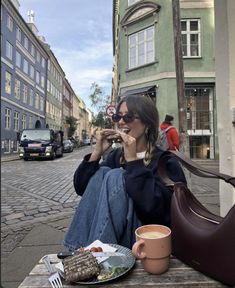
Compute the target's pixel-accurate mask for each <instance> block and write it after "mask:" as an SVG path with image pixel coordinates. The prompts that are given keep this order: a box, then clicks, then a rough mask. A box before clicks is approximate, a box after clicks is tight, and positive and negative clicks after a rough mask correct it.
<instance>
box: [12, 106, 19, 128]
mask: <svg viewBox="0 0 235 288" xmlns="http://www.w3.org/2000/svg"><path fill="white" fill-rule="evenodd" d="M19 115H20V113H19V112H17V111H14V117H13V129H14V131H19V130H20V122H19Z"/></svg>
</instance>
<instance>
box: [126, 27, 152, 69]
mask: <svg viewBox="0 0 235 288" xmlns="http://www.w3.org/2000/svg"><path fill="white" fill-rule="evenodd" d="M154 54H155V53H154V28H153V27H149V28H148V29H145V30H142V31H140V32H138V33H135V34H132V35H130V36H129V68H134V67H138V66H141V65H145V64H148V63H151V62H153V61H154Z"/></svg>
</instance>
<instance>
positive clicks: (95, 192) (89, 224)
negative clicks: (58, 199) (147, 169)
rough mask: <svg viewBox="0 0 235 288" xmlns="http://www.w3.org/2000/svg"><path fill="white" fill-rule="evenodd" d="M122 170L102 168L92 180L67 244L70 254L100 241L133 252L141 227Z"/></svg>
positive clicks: (68, 235) (68, 233) (66, 241)
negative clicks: (129, 249)
mask: <svg viewBox="0 0 235 288" xmlns="http://www.w3.org/2000/svg"><path fill="white" fill-rule="evenodd" d="M124 173H125V170H124V169H122V168H116V169H110V168H108V167H101V168H100V169H99V170H98V171H97V172H96V173H95V174H94V175H93V176H92V178H91V179H90V181H89V183H88V185H87V188H86V190H85V192H84V194H83V196H82V199H81V201H80V203H79V205H78V207H77V208H76V211H75V214H74V217H73V219H72V222H71V224H70V226H69V229H68V231H67V233H66V235H65V239H64V242H63V244H64V245H65V246H66V247H67V248H68V249H69V250H70V251H73V250H76V249H78V248H80V247H85V246H87V245H89V244H90V243H92V242H93V241H95V240H97V239H99V240H100V241H102V242H103V243H113V244H119V245H122V246H125V247H128V248H131V247H132V245H133V243H134V242H135V233H134V232H135V229H136V228H138V227H139V226H141V222H140V220H139V219H138V218H137V216H136V213H135V211H134V207H133V201H132V199H131V198H129V196H128V194H127V192H126V190H125V180H124V177H123V174H124Z"/></svg>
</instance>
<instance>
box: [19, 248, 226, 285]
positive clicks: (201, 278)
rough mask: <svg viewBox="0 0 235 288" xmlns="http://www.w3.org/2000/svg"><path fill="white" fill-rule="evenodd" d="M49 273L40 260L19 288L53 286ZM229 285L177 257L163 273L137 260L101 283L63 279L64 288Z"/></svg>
mask: <svg viewBox="0 0 235 288" xmlns="http://www.w3.org/2000/svg"><path fill="white" fill-rule="evenodd" d="M49 258H50V260H51V262H52V263H58V262H59V259H58V258H57V256H56V254H50V255H49ZM48 277H49V273H48V271H47V269H46V267H45V265H44V263H43V262H42V261H41V260H40V261H39V263H38V264H37V265H36V266H35V267H34V268H33V270H32V271H31V272H30V273H29V276H27V277H26V278H25V279H24V281H23V282H22V283H21V284H20V286H19V287H18V288H51V286H50V283H49V281H48ZM111 286H112V287H114V288H115V287H120V288H123V287H134V288H135V287H141V288H145V287H161V288H162V287H178V288H179V287H190V288H192V287H200V288H202V287H207V288H208V287H213V288H214V287H228V286H226V285H223V284H221V283H220V282H217V281H215V280H213V279H211V278H209V277H206V276H205V275H203V274H201V273H199V272H197V271H195V270H193V269H192V268H190V267H188V266H186V265H184V264H183V263H182V262H181V261H179V260H177V259H176V258H171V261H170V268H169V270H168V271H167V272H166V273H164V274H162V275H152V274H148V273H146V272H145V271H144V270H143V268H142V265H141V262H140V261H139V260H138V261H136V264H135V266H134V267H133V269H132V270H131V271H129V272H128V273H127V274H125V275H123V276H122V277H120V278H118V279H116V280H114V281H111V282H107V283H103V284H101V285H97V284H96V285H69V284H66V283H65V282H64V281H63V287H64V288H75V287H102V288H105V287H111Z"/></svg>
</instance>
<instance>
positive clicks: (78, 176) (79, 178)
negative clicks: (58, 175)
mask: <svg viewBox="0 0 235 288" xmlns="http://www.w3.org/2000/svg"><path fill="white" fill-rule="evenodd" d="M90 156H91V154H88V155H86V156H85V157H84V159H83V161H82V162H81V164H80V165H79V166H78V168H77V170H76V171H75V173H74V176H73V184H74V188H75V191H76V193H77V194H78V195H80V196H82V195H83V193H84V191H85V189H86V186H87V184H88V182H89V180H90V178H91V176H92V175H94V174H95V172H96V171H97V170H98V169H99V160H97V161H91V162H89V161H88V160H89V159H90Z"/></svg>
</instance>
